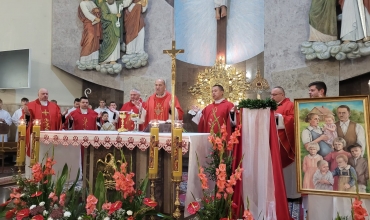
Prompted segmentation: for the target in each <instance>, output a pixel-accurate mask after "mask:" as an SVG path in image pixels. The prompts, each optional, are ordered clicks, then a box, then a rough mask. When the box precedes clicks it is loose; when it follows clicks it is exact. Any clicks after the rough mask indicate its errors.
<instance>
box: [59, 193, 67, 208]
mask: <svg viewBox="0 0 370 220" xmlns="http://www.w3.org/2000/svg"><path fill="white" fill-rule="evenodd" d="M65 201H66V194H65V193H62V194H60V197H59V205H61V206H64V203H65Z"/></svg>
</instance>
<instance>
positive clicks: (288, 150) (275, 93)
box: [271, 86, 301, 199]
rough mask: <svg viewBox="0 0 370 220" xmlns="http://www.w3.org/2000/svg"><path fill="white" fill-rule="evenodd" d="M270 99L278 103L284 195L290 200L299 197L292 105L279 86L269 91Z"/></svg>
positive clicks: (277, 112)
mask: <svg viewBox="0 0 370 220" xmlns="http://www.w3.org/2000/svg"><path fill="white" fill-rule="evenodd" d="M271 99H273V100H275V101H276V102H277V103H278V108H277V110H276V111H275V117H276V118H277V128H278V137H279V149H280V158H281V164H282V167H283V173H284V180H285V181H284V182H285V188H286V194H287V197H288V198H291V199H295V198H299V197H301V195H300V194H299V193H297V183H296V179H297V178H296V175H297V174H296V173H297V167H296V164H295V163H294V160H295V142H294V141H295V139H294V104H293V102H291V101H290V99H289V98H286V97H285V91H284V89H283V88H282V87H280V86H276V87H274V88H273V89H272V90H271Z"/></svg>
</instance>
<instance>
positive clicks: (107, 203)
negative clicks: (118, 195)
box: [102, 202, 112, 211]
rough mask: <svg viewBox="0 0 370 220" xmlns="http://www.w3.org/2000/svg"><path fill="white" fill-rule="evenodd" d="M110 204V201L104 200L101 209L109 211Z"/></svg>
mask: <svg viewBox="0 0 370 220" xmlns="http://www.w3.org/2000/svg"><path fill="white" fill-rule="evenodd" d="M111 205H112V203H110V202H106V203H104V204H103V205H102V209H104V210H107V211H109V209H110V207H111Z"/></svg>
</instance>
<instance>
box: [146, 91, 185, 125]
mask: <svg viewBox="0 0 370 220" xmlns="http://www.w3.org/2000/svg"><path fill="white" fill-rule="evenodd" d="M171 96H172V95H171V93H169V92H167V91H166V94H165V95H164V96H163V97H161V98H158V97H157V96H156V95H155V94H153V95H151V96H150V97H149V98H148V100H147V101H146V106H145V110H146V118H145V126H144V128H145V127H146V126H147V125H148V124H149V122H150V121H151V120H153V119H157V120H161V121H166V120H168V119H169V118H168V117H169V110H170V109H171V106H170V101H171V98H172V97H171ZM175 108H176V109H177V112H178V115H179V117H178V118H179V120H182V117H183V115H184V112H183V111H182V109H181V106H180V103H179V100H178V99H177V97H175ZM173 114H174V113H173Z"/></svg>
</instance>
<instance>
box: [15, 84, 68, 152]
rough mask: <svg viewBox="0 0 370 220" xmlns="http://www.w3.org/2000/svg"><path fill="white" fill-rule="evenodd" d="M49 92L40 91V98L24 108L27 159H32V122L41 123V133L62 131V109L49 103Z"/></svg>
mask: <svg viewBox="0 0 370 220" xmlns="http://www.w3.org/2000/svg"><path fill="white" fill-rule="evenodd" d="M48 99H49V92H48V90H47V89H45V88H41V89H39V91H38V98H37V99H36V100H34V101H32V102H29V103H28V104H27V105H25V106H24V107H23V111H22V117H21V118H22V119H26V121H27V132H26V145H27V157H28V158H29V157H30V136H31V133H32V127H33V124H32V122H33V121H34V120H35V119H39V120H40V121H41V125H40V129H41V131H55V130H61V128H62V118H61V114H60V108H59V106H58V105H57V104H55V103H53V102H49V101H48Z"/></svg>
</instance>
